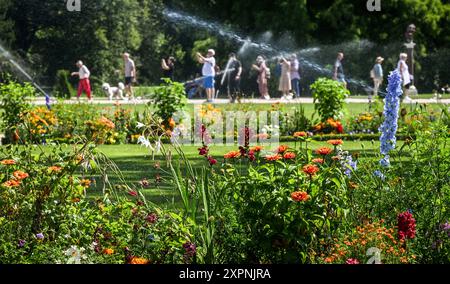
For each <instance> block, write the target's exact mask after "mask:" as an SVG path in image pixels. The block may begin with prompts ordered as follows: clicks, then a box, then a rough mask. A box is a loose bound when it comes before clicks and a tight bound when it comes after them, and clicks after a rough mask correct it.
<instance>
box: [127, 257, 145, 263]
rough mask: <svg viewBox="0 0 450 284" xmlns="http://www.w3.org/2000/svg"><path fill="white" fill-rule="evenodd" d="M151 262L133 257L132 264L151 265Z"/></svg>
mask: <svg viewBox="0 0 450 284" xmlns="http://www.w3.org/2000/svg"><path fill="white" fill-rule="evenodd" d="M149 263H150V261H149V260H148V259H145V258H141V257H134V256H133V257H132V258H131V261H130V264H149Z"/></svg>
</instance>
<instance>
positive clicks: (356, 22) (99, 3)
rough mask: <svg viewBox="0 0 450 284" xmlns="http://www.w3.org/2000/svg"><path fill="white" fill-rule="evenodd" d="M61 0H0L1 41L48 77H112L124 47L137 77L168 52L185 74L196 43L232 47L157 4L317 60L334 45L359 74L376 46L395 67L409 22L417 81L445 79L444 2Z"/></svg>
mask: <svg viewBox="0 0 450 284" xmlns="http://www.w3.org/2000/svg"><path fill="white" fill-rule="evenodd" d="M62 2H63V1H56V0H54V1H41V0H27V1H22V0H3V1H1V2H0V34H1V38H0V42H1V43H3V45H5V46H7V47H8V48H9V49H10V50H13V51H15V53H16V54H18V55H19V56H20V57H22V58H24V59H25V60H26V61H27V62H28V63H29V65H30V66H31V68H32V69H34V70H35V71H36V72H37V73H38V75H39V76H40V78H41V79H42V80H44V81H45V82H48V84H52V83H53V82H54V80H55V76H56V74H57V71H58V70H61V69H66V70H72V69H73V68H74V63H75V61H76V60H78V59H82V60H83V61H85V62H86V63H87V64H88V66H89V67H90V68H91V71H92V73H93V74H94V78H93V81H94V84H95V83H100V82H101V81H105V80H109V81H110V82H112V83H116V82H118V81H120V80H121V77H122V75H121V73H120V72H121V70H122V61H121V56H120V55H121V53H123V52H125V51H127V52H129V53H131V54H132V56H133V58H134V59H135V60H136V63H137V67H138V77H139V78H138V80H139V83H141V84H157V83H159V82H160V80H159V79H160V77H161V72H160V66H159V64H160V59H161V58H162V57H168V56H175V57H176V58H177V61H178V64H177V68H176V78H177V79H178V80H181V81H184V80H187V79H189V78H191V77H192V76H194V75H195V74H196V73H198V72H199V71H198V70H199V66H198V64H197V63H196V62H195V61H194V58H193V54H195V52H196V51H204V49H206V48H207V46H209V47H212V48H216V49H217V50H218V57H220V58H219V64H220V65H222V66H223V65H225V63H226V60H227V58H226V54H228V53H229V52H230V51H237V50H238V49H239V48H240V46H239V45H237V44H236V43H235V42H234V43H233V42H230V41H229V40H227V39H224V38H221V37H220V35H218V34H217V33H214V32H210V31H207V30H203V29H201V28H195V27H185V26H180V25H176V24H174V23H172V22H170V21H167V20H166V19H165V17H164V14H163V13H162V12H163V10H164V9H166V8H169V9H174V10H177V11H184V12H186V13H190V14H193V15H196V16H199V17H201V18H204V19H206V20H207V21H214V22H218V23H221V24H223V25H224V26H226V27H228V28H230V29H233V30H236V31H239V33H241V34H243V35H246V36H249V37H252V38H258V37H261V36H262V35H263V34H264V33H266V32H268V31H269V32H271V34H273V37H272V38H271V41H273V42H276V43H277V44H278V45H285V46H288V47H289V48H290V49H293V47H295V48H307V47H314V46H320V47H321V48H322V50H323V53H321V54H320V56H319V55H316V57H315V58H314V56H313V57H311V58H312V59H314V60H315V62H316V63H318V64H320V65H322V66H326V65H327V64H332V61H333V60H334V57H335V53H336V52H338V51H344V52H346V53H348V56H347V58H348V62H347V70H349V73H351V74H352V76H353V77H354V78H359V79H363V80H367V79H368V78H367V77H368V73H369V70H370V68H371V65H373V60H374V58H375V57H376V56H378V55H382V56H384V57H385V58H386V69H391V68H394V66H395V64H396V60H397V58H398V53H400V52H401V51H403V50H404V47H403V46H402V43H403V42H404V40H405V38H404V33H405V30H406V27H407V26H408V25H409V24H411V23H414V24H415V25H416V26H417V33H416V34H415V41H416V42H417V44H418V45H417V47H416V52H417V64H416V70H417V74H418V76H417V79H418V81H419V82H418V85H419V86H422V89H426V90H427V91H431V90H432V89H433V88H437V87H438V86H439V85H442V84H445V83H450V82H449V81H450V74H449V73H450V71H449V69H450V68H448V66H449V64H450V59H449V58H450V56H449V55H450V51H449V47H450V4H449V3H448V1H440V0H423V1H416V0H383V1H381V4H382V11H381V12H369V11H368V10H367V8H366V1H351V0H336V1H327V0H314V1H312V0H310V1H308V0H280V1H272V0H258V1H256V0H246V1H226V0H190V1H172V0H166V1H162V0H114V1H110V0H96V1H84V0H81V2H82V11H81V12H69V11H67V9H66V5H65V4H64V3H62ZM344 43H350V44H344ZM355 43H360V44H359V46H357V47H355ZM244 61H245V60H244ZM247 69H248V68H247ZM309 75H310V76H311V77H313V76H316V74H312V73H311V74H309ZM305 77H308V74H307V75H306V76H305Z"/></svg>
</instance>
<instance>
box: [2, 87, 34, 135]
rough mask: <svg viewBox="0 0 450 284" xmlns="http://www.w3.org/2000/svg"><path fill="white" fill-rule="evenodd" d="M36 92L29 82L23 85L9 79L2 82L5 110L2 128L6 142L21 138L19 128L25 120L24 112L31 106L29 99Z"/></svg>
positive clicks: (3, 108) (3, 106)
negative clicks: (6, 81)
mask: <svg viewBox="0 0 450 284" xmlns="http://www.w3.org/2000/svg"><path fill="white" fill-rule="evenodd" d="M35 92H36V91H35V89H34V87H33V86H32V85H31V84H29V83H25V84H23V85H22V84H19V83H16V82H14V81H9V82H8V83H4V84H0V100H1V104H0V109H1V110H2V112H3V114H2V120H1V122H0V123H1V124H0V125H1V127H0V130H2V131H4V133H5V140H6V141H5V142H6V143H17V142H18V141H19V140H20V137H19V135H18V131H17V129H18V127H19V125H20V124H21V123H22V122H23V114H25V113H26V112H27V111H28V110H29V109H30V108H31V105H30V103H29V102H28V100H29V99H30V98H32V97H34V96H35Z"/></svg>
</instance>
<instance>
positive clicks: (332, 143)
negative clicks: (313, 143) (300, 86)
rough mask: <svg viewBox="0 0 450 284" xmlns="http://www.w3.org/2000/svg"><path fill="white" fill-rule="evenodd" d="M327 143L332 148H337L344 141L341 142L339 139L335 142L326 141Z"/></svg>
mask: <svg viewBox="0 0 450 284" xmlns="http://www.w3.org/2000/svg"><path fill="white" fill-rule="evenodd" d="M327 143H328V144H331V145H333V146H338V145H342V144H344V141H342V140H341V139H336V140H328V141H327Z"/></svg>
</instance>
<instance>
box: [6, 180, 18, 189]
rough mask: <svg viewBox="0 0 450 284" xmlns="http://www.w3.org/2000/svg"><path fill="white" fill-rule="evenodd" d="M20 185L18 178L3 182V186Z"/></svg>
mask: <svg viewBox="0 0 450 284" xmlns="http://www.w3.org/2000/svg"><path fill="white" fill-rule="evenodd" d="M19 185H20V180H15V179H12V180H8V181H7V182H4V183H3V186H4V187H18V186H19Z"/></svg>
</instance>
